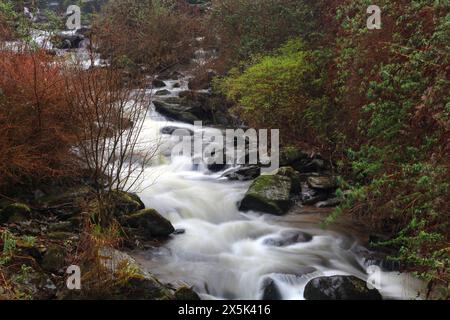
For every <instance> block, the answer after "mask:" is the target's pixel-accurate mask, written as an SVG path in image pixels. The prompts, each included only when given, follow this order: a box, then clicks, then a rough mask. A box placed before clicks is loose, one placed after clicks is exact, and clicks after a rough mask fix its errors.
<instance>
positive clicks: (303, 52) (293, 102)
mask: <svg viewBox="0 0 450 320" xmlns="http://www.w3.org/2000/svg"><path fill="white" fill-rule="evenodd" d="M313 57H314V53H313V52H311V51H308V50H307V49H306V48H305V46H304V45H303V44H302V42H301V41H300V40H291V41H288V42H287V43H286V44H285V45H284V46H282V47H281V48H280V49H278V50H276V51H275V52H274V53H273V54H270V55H267V56H263V57H260V58H255V59H254V61H253V63H250V64H249V65H248V66H247V67H244V69H243V70H242V71H241V70H240V69H239V68H234V69H232V70H231V71H230V72H229V75H228V76H227V77H225V78H224V79H220V80H217V81H216V88H217V89H219V90H220V91H222V92H223V93H224V94H225V95H226V97H227V98H229V99H230V100H232V101H234V102H236V107H235V108H234V111H235V112H236V113H237V114H239V115H240V117H241V118H242V119H243V120H245V121H246V122H247V123H249V124H250V125H252V126H253V127H257V128H282V131H281V134H282V136H283V137H284V138H287V137H294V136H299V135H300V136H305V135H306V134H310V135H312V133H313V132H312V131H313V127H314V122H315V117H316V116H317V115H318V114H321V113H322V112H323V110H324V109H325V108H324V107H326V99H325V98H324V97H323V92H322V91H321V86H322V79H321V77H320V73H319V68H318V66H317V65H316V64H315V62H314V60H313Z"/></svg>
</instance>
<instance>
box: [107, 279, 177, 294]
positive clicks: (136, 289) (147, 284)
mask: <svg viewBox="0 0 450 320" xmlns="http://www.w3.org/2000/svg"><path fill="white" fill-rule="evenodd" d="M116 290H117V299H121V300H122V299H124V298H125V299H129V300H168V299H171V298H172V295H171V294H170V291H169V290H168V289H167V288H166V287H164V286H163V285H162V284H161V283H159V281H158V280H156V278H153V277H149V276H147V277H142V276H136V275H133V276H131V277H128V278H127V280H126V281H125V282H123V283H121V284H119V285H118V288H117V289H116Z"/></svg>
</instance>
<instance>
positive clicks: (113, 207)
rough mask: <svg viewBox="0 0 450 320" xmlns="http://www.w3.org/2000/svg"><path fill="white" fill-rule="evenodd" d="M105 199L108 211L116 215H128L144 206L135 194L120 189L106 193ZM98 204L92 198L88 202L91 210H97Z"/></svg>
mask: <svg viewBox="0 0 450 320" xmlns="http://www.w3.org/2000/svg"><path fill="white" fill-rule="evenodd" d="M106 201H107V202H108V204H107V205H108V206H109V209H110V211H111V212H113V213H114V215H115V216H117V217H121V216H124V215H128V214H131V213H134V212H137V211H139V210H142V209H144V208H145V205H144V203H143V202H142V200H141V199H140V198H139V197H138V196H137V195H136V194H133V193H129V192H125V191H121V190H114V191H111V192H110V193H109V194H108V195H107V200H106ZM98 206H99V205H98V202H97V200H93V201H92V202H91V203H90V209H91V212H93V213H95V212H98Z"/></svg>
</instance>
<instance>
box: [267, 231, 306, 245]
mask: <svg viewBox="0 0 450 320" xmlns="http://www.w3.org/2000/svg"><path fill="white" fill-rule="evenodd" d="M312 238H313V237H312V235H310V234H309V233H306V232H302V231H299V230H285V231H282V232H281V233H280V234H279V235H277V236H275V237H273V238H267V239H265V240H264V241H263V244H265V245H267V246H274V247H287V246H290V245H292V244H295V243H299V242H309V241H311V240H312Z"/></svg>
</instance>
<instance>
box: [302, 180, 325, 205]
mask: <svg viewBox="0 0 450 320" xmlns="http://www.w3.org/2000/svg"><path fill="white" fill-rule="evenodd" d="M301 189H302V191H301V199H302V203H303V204H304V205H314V204H316V203H318V202H320V201H326V200H327V199H328V197H329V192H328V191H327V190H320V189H312V188H311V187H310V186H309V185H308V183H306V182H305V183H303V184H302V186H301Z"/></svg>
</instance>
